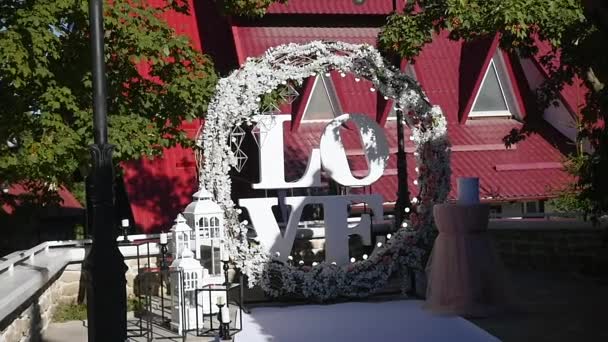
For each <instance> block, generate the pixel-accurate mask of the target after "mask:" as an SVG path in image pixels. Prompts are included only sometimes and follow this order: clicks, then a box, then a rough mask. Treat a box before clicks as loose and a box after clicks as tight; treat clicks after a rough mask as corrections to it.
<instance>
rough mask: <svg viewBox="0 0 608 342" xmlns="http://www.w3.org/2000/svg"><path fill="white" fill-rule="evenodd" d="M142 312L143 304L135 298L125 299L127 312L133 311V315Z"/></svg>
mask: <svg viewBox="0 0 608 342" xmlns="http://www.w3.org/2000/svg"><path fill="white" fill-rule="evenodd" d="M143 310H144V304H143V303H142V302H140V301H139V299H137V298H133V297H131V298H127V312H130V311H133V312H135V313H138V312H141V311H143Z"/></svg>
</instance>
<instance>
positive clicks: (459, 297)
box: [425, 204, 509, 317]
mask: <svg viewBox="0 0 608 342" xmlns="http://www.w3.org/2000/svg"><path fill="white" fill-rule="evenodd" d="M489 213H490V208H489V206H488V205H487V204H474V205H465V204H438V205H435V207H434V208H433V215H434V218H435V223H436V225H437V229H438V231H439V235H438V236H437V238H436V240H435V243H434V245H433V250H432V252H431V256H430V258H429V261H428V264H427V269H426V273H427V278H428V283H427V291H426V297H427V298H426V303H425V307H426V308H427V309H429V310H431V311H432V312H435V313H443V314H455V315H460V316H467V317H483V316H487V315H490V314H492V313H495V312H497V311H502V310H503V309H505V308H506V307H507V304H508V302H509V300H508V299H507V298H508V297H509V296H508V292H509V291H508V290H507V288H508V286H507V281H506V277H505V271H504V268H503V266H502V263H501V262H500V259H499V257H498V255H497V253H496V250H495V248H494V246H493V243H492V241H491V239H490V237H489V236H488V233H487V228H488V219H489Z"/></svg>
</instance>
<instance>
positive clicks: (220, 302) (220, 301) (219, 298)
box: [215, 296, 226, 305]
mask: <svg viewBox="0 0 608 342" xmlns="http://www.w3.org/2000/svg"><path fill="white" fill-rule="evenodd" d="M215 302H216V303H217V305H224V304H226V302H225V301H224V296H217V298H216V299H215Z"/></svg>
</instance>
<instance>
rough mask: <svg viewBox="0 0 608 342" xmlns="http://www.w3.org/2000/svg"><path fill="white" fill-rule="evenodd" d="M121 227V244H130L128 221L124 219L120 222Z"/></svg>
mask: <svg viewBox="0 0 608 342" xmlns="http://www.w3.org/2000/svg"><path fill="white" fill-rule="evenodd" d="M120 225H121V229H122V242H123V243H125V244H126V243H131V240H129V220H128V219H124V220H122V221H121V222H120Z"/></svg>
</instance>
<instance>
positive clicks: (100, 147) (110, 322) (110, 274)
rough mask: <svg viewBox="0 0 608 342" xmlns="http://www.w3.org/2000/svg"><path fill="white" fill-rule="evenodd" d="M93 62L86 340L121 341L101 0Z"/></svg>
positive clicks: (123, 320)
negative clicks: (92, 136)
mask: <svg viewBox="0 0 608 342" xmlns="http://www.w3.org/2000/svg"><path fill="white" fill-rule="evenodd" d="M89 16H90V29H91V33H90V34H91V54H92V66H93V116H94V125H93V128H94V139H95V140H94V144H93V145H91V146H90V151H91V163H92V169H91V172H90V174H89V176H88V177H87V180H86V182H87V224H88V225H89V227H88V229H89V231H90V232H92V233H93V245H92V247H91V250H90V252H89V254H88V255H87V258H86V260H85V263H84V268H85V270H86V272H87V275H88V284H87V285H88V287H87V316H88V338H89V342H92V341H97V342H100V341H125V340H126V338H127V305H126V304H127V294H126V279H125V272H126V271H127V266H126V265H125V262H124V258H123V256H122V254H121V253H120V250H119V249H118V244H117V242H116V237H117V235H118V234H117V230H116V228H115V224H116V220H115V210H114V168H113V165H112V149H113V146H112V145H110V144H109V143H108V124H107V103H106V96H107V92H106V71H105V62H104V48H103V46H104V42H103V37H104V29H103V0H90V2H89Z"/></svg>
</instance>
